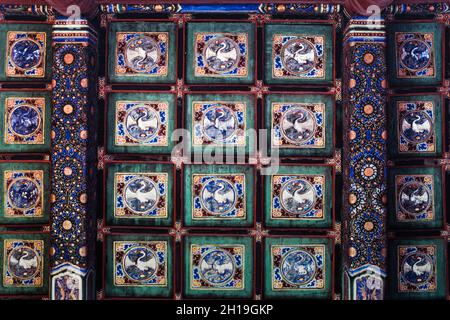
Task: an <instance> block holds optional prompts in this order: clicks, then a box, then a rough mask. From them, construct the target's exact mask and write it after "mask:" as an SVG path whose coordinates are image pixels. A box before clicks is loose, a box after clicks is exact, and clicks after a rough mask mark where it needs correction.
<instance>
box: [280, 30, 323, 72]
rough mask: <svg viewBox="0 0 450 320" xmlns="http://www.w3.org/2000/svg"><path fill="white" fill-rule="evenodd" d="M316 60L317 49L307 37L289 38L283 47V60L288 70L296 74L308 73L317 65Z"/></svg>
mask: <svg viewBox="0 0 450 320" xmlns="http://www.w3.org/2000/svg"><path fill="white" fill-rule="evenodd" d="M316 60H317V54H316V49H315V48H314V45H313V44H312V43H311V42H310V41H308V40H306V39H302V38H297V39H292V40H289V41H288V42H286V43H285V44H284V45H283V47H282V48H281V62H282V64H283V66H284V68H285V69H286V70H288V71H289V72H292V73H294V74H304V73H308V72H309V71H311V70H312V69H314V67H315V66H316Z"/></svg>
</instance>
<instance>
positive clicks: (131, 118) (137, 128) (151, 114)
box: [125, 104, 159, 142]
mask: <svg viewBox="0 0 450 320" xmlns="http://www.w3.org/2000/svg"><path fill="white" fill-rule="evenodd" d="M125 129H126V131H127V133H128V135H129V137H130V138H131V139H133V140H135V141H138V142H147V141H149V140H151V139H153V138H154V137H155V136H156V135H157V134H158V131H159V120H158V114H157V112H156V110H155V109H153V108H152V107H151V106H149V105H147V104H140V105H138V106H136V107H133V108H131V109H130V110H129V111H128V112H127V114H126V115H125Z"/></svg>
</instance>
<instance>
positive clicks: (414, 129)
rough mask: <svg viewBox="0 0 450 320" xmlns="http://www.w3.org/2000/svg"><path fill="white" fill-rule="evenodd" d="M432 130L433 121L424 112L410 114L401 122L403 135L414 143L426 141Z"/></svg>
mask: <svg viewBox="0 0 450 320" xmlns="http://www.w3.org/2000/svg"><path fill="white" fill-rule="evenodd" d="M432 129H433V123H432V120H431V118H430V117H429V116H428V115H427V114H426V113H425V112H424V111H411V112H408V113H407V114H406V115H405V116H404V117H403V118H402V120H401V133H402V135H403V136H404V137H405V138H406V139H407V140H408V141H410V142H412V143H420V142H423V141H426V140H427V139H428V137H429V136H430V134H431V133H432Z"/></svg>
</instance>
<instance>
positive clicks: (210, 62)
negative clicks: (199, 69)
mask: <svg viewBox="0 0 450 320" xmlns="http://www.w3.org/2000/svg"><path fill="white" fill-rule="evenodd" d="M203 56H204V57H205V58H206V66H207V67H208V69H209V70H211V71H212V72H215V73H225V72H228V71H231V70H233V69H234V68H235V67H236V66H237V64H238V63H239V58H240V52H239V47H238V45H237V43H236V42H235V41H234V40H232V39H230V38H228V37H218V38H212V39H210V40H209V41H208V42H207V43H206V44H205V49H204V50H203Z"/></svg>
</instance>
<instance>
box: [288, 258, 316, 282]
mask: <svg viewBox="0 0 450 320" xmlns="http://www.w3.org/2000/svg"><path fill="white" fill-rule="evenodd" d="M316 270H317V266H316V261H315V260H314V258H313V256H312V255H311V254H309V253H308V252H306V251H304V250H295V251H291V252H289V253H288V254H287V255H286V256H285V257H284V258H283V261H282V262H281V273H282V275H283V279H284V280H286V281H287V282H288V283H289V284H291V285H294V286H299V285H305V284H307V283H308V282H310V281H311V280H312V279H313V278H314V275H315V274H316Z"/></svg>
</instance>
